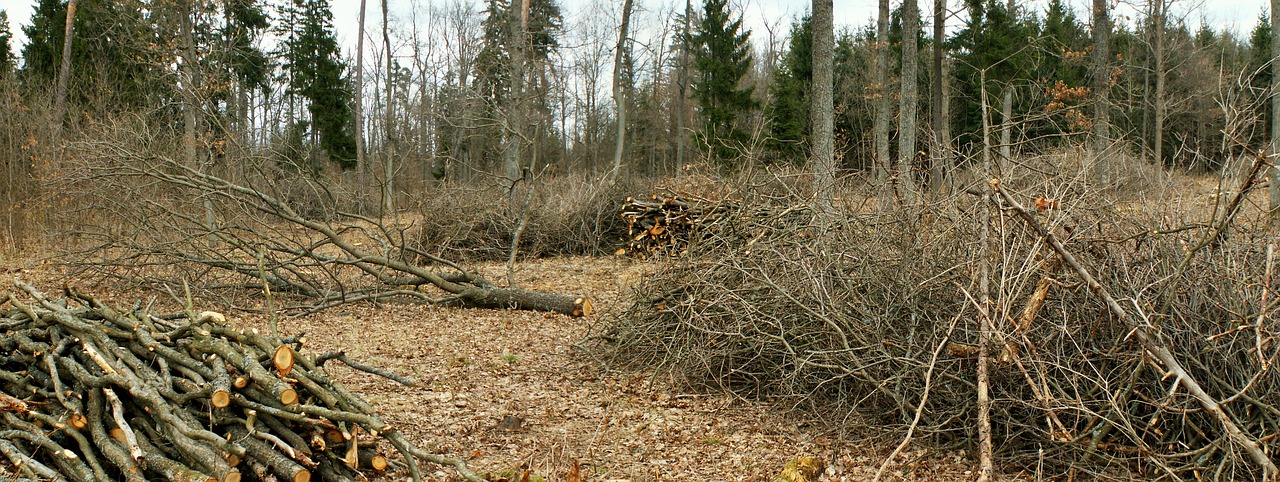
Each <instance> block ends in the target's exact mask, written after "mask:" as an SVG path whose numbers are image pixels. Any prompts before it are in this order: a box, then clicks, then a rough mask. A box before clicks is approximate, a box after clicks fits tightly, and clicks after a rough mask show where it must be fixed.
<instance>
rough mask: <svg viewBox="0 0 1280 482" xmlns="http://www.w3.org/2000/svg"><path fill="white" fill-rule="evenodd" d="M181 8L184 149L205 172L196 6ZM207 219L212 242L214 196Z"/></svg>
mask: <svg viewBox="0 0 1280 482" xmlns="http://www.w3.org/2000/svg"><path fill="white" fill-rule="evenodd" d="M179 8H181V9H182V10H181V11H180V12H178V15H179V17H181V20H180V23H181V28H182V34H181V35H182V98H183V99H182V100H183V106H182V124H183V125H182V127H183V129H182V151H183V157H184V159H183V160H184V161H185V162H186V163H187V165H188V166H191V167H192V168H194V169H197V170H199V171H200V172H206V168H207V166H206V165H205V163H204V162H203V161H202V160H201V159H199V150H198V149H197V148H196V141H197V139H196V137H197V136H198V135H199V128H200V121H201V116H200V115H198V114H199V113H200V111H201V108H200V106H201V104H202V101H201V96H200V84H201V78H200V77H201V74H200V59H199V57H198V56H197V54H196V42H195V34H194V32H193V30H194V29H195V25H194V23H195V19H194V18H192V17H193V16H194V15H195V14H196V6H195V2H194V1H193V0H187V1H186V2H184V3H183V4H182V5H181V7H179ZM204 223H205V228H206V229H208V230H209V231H210V233H211V234H210V235H209V243H210V244H213V243H214V242H216V241H217V237H216V236H215V235H213V234H212V232H213V231H215V230H217V228H218V226H217V223H218V218H217V216H216V215H215V214H214V211H213V199H211V198H208V197H205V198H204Z"/></svg>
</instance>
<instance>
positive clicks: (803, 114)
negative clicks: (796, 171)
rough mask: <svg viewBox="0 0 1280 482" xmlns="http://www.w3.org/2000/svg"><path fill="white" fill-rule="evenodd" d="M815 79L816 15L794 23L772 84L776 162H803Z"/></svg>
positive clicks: (772, 154)
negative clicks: (814, 18) (811, 93)
mask: <svg viewBox="0 0 1280 482" xmlns="http://www.w3.org/2000/svg"><path fill="white" fill-rule="evenodd" d="M812 83H813V18H812V17H811V16H805V17H804V18H801V19H800V20H798V21H796V22H795V23H792V24H791V39H790V41H789V46H788V48H787V53H786V54H785V55H784V56H783V57H782V65H781V66H780V68H779V69H778V72H777V74H775V75H774V77H773V81H772V82H771V83H770V85H769V97H770V98H771V99H772V102H771V104H770V105H769V109H768V115H769V139H768V141H767V143H766V147H767V148H768V150H769V158H767V159H766V160H768V161H772V162H794V163H801V162H803V161H804V159H805V148H804V146H805V143H807V142H808V140H809V132H810V125H809V124H810V122H809V104H810V102H809V90H810V88H811V84H812Z"/></svg>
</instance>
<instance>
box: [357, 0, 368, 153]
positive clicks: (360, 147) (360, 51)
mask: <svg viewBox="0 0 1280 482" xmlns="http://www.w3.org/2000/svg"><path fill="white" fill-rule="evenodd" d="M366 3H367V1H366V0H360V17H359V20H357V27H356V88H355V96H356V98H355V100H356V109H355V115H356V125H355V127H356V172H357V173H359V175H361V176H363V175H364V174H365V171H367V170H368V169H369V165H368V164H366V163H365V162H366V161H365V160H364V14H365V7H366V5H365V4H366Z"/></svg>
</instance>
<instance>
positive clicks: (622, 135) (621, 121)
mask: <svg viewBox="0 0 1280 482" xmlns="http://www.w3.org/2000/svg"><path fill="white" fill-rule="evenodd" d="M631 4H632V0H625V1H623V2H622V24H621V25H620V26H619V27H618V47H617V49H616V50H615V51H614V56H613V103H614V105H615V106H616V108H617V109H618V114H617V116H618V119H617V120H618V138H617V145H616V147H615V149H614V151H613V169H612V170H610V171H609V178H610V179H614V178H616V177H617V175H618V171H620V170H621V169H622V150H623V149H624V148H625V147H626V139H627V101H626V96H625V95H624V94H625V92H626V86H625V85H623V80H622V79H623V58H624V57H625V56H626V52H627V50H628V49H629V48H630V47H628V46H627V40H628V38H627V29H628V28H629V27H630V26H631Z"/></svg>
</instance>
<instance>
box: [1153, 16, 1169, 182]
mask: <svg viewBox="0 0 1280 482" xmlns="http://www.w3.org/2000/svg"><path fill="white" fill-rule="evenodd" d="M1165 1H1166V0H1155V3H1154V4H1152V7H1153V9H1154V10H1155V11H1154V12H1153V13H1154V14H1155V15H1153V18H1152V20H1153V21H1154V22H1155V26H1154V27H1155V29H1154V30H1155V36H1156V39H1155V40H1156V41H1155V57H1156V98H1155V104H1156V109H1155V118H1156V119H1155V124H1156V125H1155V131H1156V132H1155V134H1156V135H1155V156H1156V165H1163V163H1164V118H1165V109H1166V108H1167V105H1166V102H1165V99H1164V94H1165V78H1166V77H1167V75H1166V73H1165V70H1164V25H1165V19H1166V14H1167V13H1168V12H1167V10H1168V5H1167V4H1166V3H1165Z"/></svg>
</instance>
